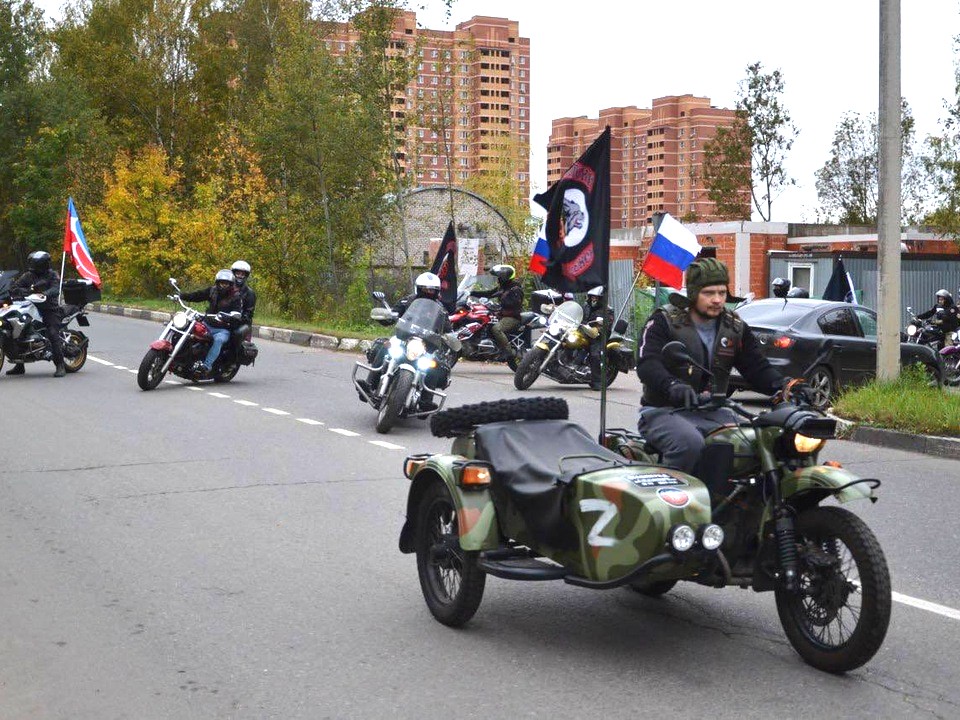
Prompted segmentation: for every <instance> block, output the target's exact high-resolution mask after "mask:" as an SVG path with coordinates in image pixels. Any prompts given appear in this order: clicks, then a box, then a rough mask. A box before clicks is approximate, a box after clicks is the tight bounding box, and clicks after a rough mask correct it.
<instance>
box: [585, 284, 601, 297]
mask: <svg viewBox="0 0 960 720" xmlns="http://www.w3.org/2000/svg"><path fill="white" fill-rule="evenodd" d="M587 295H588V296H589V297H601V296H602V295H603V285H597V286H596V287H594V288H590V289H589V290H587Z"/></svg>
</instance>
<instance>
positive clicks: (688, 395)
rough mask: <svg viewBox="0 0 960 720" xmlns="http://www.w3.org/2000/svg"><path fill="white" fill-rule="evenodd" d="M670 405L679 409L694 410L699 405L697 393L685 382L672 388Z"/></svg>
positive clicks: (675, 384)
mask: <svg viewBox="0 0 960 720" xmlns="http://www.w3.org/2000/svg"><path fill="white" fill-rule="evenodd" d="M669 394H670V404H671V405H673V406H674V407H677V408H692V407H696V405H697V393H696V391H695V390H694V389H693V388H692V387H690V386H689V385H687V383H685V382H677V383H674V384H673V385H671V386H670V390H669Z"/></svg>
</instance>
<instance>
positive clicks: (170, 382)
mask: <svg viewBox="0 0 960 720" xmlns="http://www.w3.org/2000/svg"><path fill="white" fill-rule="evenodd" d="M164 382H165V383H166V384H167V385H183V383H182V382H179V381H177V380H164Z"/></svg>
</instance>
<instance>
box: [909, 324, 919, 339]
mask: <svg viewBox="0 0 960 720" xmlns="http://www.w3.org/2000/svg"><path fill="white" fill-rule="evenodd" d="M916 334H917V326H916V325H914V324H913V323H911V324H909V325H907V335H909V336H910V337H913V336H914V335H916Z"/></svg>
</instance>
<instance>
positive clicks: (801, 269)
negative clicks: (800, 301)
mask: <svg viewBox="0 0 960 720" xmlns="http://www.w3.org/2000/svg"><path fill="white" fill-rule="evenodd" d="M787 269H788V272H789V273H790V286H791V287H802V288H806V290H807V292H809V293H810V295H811V296H813V265H812V264H811V263H789V265H788V267H787Z"/></svg>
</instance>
